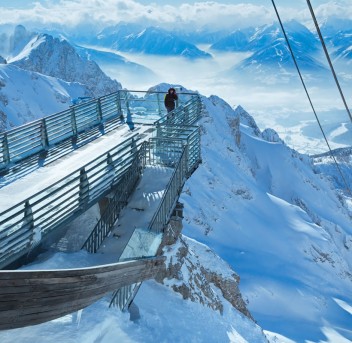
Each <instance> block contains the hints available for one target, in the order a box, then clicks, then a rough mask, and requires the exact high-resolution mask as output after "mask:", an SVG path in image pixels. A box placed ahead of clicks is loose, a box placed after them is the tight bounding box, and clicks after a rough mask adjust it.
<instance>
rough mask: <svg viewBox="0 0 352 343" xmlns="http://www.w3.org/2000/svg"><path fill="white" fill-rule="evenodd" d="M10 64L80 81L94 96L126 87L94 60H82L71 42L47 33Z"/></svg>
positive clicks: (37, 37) (34, 40)
mask: <svg viewBox="0 0 352 343" xmlns="http://www.w3.org/2000/svg"><path fill="white" fill-rule="evenodd" d="M10 63H11V64H14V65H16V66H18V67H20V68H22V69H25V70H30V71H35V72H38V73H41V74H44V75H49V76H52V77H56V78H59V79H61V80H64V81H68V82H80V83H81V84H84V85H86V87H87V88H88V89H89V90H90V91H91V92H92V93H93V96H94V97H99V96H102V95H105V94H110V93H113V92H116V91H117V90H119V89H121V88H122V86H121V84H120V83H119V82H117V81H116V80H112V79H110V78H109V77H108V76H106V75H105V74H104V73H103V71H102V70H101V69H100V68H99V66H98V65H97V64H96V63H95V62H94V61H88V60H86V59H82V58H81V57H80V56H79V55H78V53H77V52H76V51H75V49H74V48H73V47H72V46H71V45H70V44H69V43H68V42H67V41H65V40H60V39H58V38H54V37H52V36H50V35H47V34H40V35H37V36H35V37H34V38H32V40H31V41H30V42H29V43H28V44H27V45H26V46H25V47H24V48H23V50H22V52H20V53H19V54H18V55H17V56H16V57H14V58H13V59H11V60H10Z"/></svg>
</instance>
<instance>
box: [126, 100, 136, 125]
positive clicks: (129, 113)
mask: <svg viewBox="0 0 352 343" xmlns="http://www.w3.org/2000/svg"><path fill="white" fill-rule="evenodd" d="M126 107H127V121H126V123H127V125H128V126H129V127H130V129H131V130H133V129H134V123H133V121H132V115H131V111H130V102H129V101H128V99H127V100H126Z"/></svg>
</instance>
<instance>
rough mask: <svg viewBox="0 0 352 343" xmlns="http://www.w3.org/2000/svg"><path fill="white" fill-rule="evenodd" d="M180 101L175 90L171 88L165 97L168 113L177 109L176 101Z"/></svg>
mask: <svg viewBox="0 0 352 343" xmlns="http://www.w3.org/2000/svg"><path fill="white" fill-rule="evenodd" d="M176 100H178V96H177V94H176V90H175V88H169V90H168V91H167V94H166V95H165V99H164V104H165V107H166V110H167V113H169V112H171V111H172V110H174V109H175V101H176Z"/></svg>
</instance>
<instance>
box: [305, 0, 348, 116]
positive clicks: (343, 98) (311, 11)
mask: <svg viewBox="0 0 352 343" xmlns="http://www.w3.org/2000/svg"><path fill="white" fill-rule="evenodd" d="M307 5H308V7H309V11H310V14H311V16H312V19H313V21H314V25H315V29H316V30H317V33H318V36H319V39H320V42H321V45H322V46H323V49H324V53H325V56H326V59H327V60H328V63H329V66H330V70H331V72H332V74H333V76H334V79H335V83H336V86H337V88H338V90H339V92H340V95H341V98H342V101H343V104H344V105H345V107H346V111H347V113H348V116H349V117H350V120H351V122H352V115H351V112H350V110H349V108H348V105H347V103H346V99H345V97H344V95H343V92H342V89H341V87H340V83H339V80H338V79H337V76H336V73H335V69H334V66H333V65H332V62H331V59H330V56H329V53H328V50H327V48H326V45H325V42H324V38H323V36H322V34H321V31H320V28H319V25H318V21H317V18H316V17H315V14H314V10H313V7H312V5H311V3H310V0H307Z"/></svg>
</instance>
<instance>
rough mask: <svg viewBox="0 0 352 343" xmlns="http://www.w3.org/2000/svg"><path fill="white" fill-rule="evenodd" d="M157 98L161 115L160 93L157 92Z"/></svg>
mask: <svg viewBox="0 0 352 343" xmlns="http://www.w3.org/2000/svg"><path fill="white" fill-rule="evenodd" d="M156 98H157V101H158V111H159V116H160V117H161V106H160V93H156Z"/></svg>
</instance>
